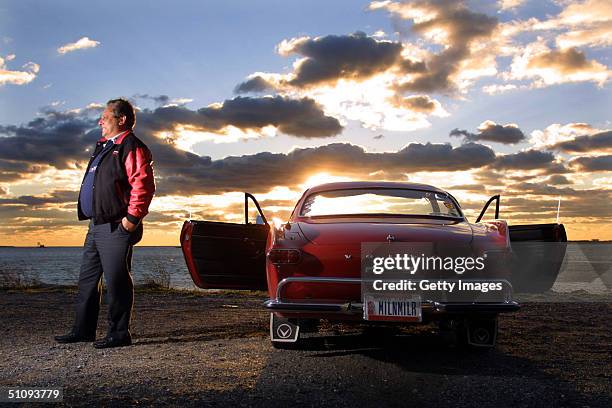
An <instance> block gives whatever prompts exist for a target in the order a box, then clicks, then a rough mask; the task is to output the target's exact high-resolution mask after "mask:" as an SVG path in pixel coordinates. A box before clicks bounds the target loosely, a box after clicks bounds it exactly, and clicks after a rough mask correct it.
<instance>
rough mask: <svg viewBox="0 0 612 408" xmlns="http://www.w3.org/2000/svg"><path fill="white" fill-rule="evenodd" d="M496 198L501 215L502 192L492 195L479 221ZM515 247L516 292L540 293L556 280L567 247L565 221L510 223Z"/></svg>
mask: <svg viewBox="0 0 612 408" xmlns="http://www.w3.org/2000/svg"><path fill="white" fill-rule="evenodd" d="M493 201H495V218H496V219H497V218H499V201H500V196H499V195H496V196H493V197H491V198H490V199H489V201H488V202H487V203H486V204H485V206H484V208H483V209H482V211H481V213H480V215H479V216H478V218H477V219H476V222H480V220H481V219H482V218H483V216H484V215H485V213H486V212H487V209H488V207H489V205H490V204H491V203H492V202H493ZM508 230H509V234H510V245H511V247H512V254H513V258H512V278H511V281H512V282H511V283H512V287H513V289H514V291H515V292H530V293H541V292H545V291H547V290H549V289H550V288H552V286H553V285H554V283H555V280H556V279H557V276H558V275H559V271H560V270H561V265H562V264H563V259H564V258H565V251H566V249H567V235H566V233H565V227H564V226H563V224H558V223H554V224H527V225H510V226H508Z"/></svg>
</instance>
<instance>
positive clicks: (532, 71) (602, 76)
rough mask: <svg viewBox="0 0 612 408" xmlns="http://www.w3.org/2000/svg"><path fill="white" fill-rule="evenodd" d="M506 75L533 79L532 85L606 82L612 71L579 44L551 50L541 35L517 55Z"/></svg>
mask: <svg viewBox="0 0 612 408" xmlns="http://www.w3.org/2000/svg"><path fill="white" fill-rule="evenodd" d="M506 76H507V78H509V79H533V83H532V86H533V87H543V86H548V85H554V84H562V83H566V82H585V81H589V82H595V83H597V84H598V85H599V86H603V84H604V83H605V82H606V81H607V80H608V78H609V76H610V72H609V70H608V68H607V67H606V66H605V65H603V64H601V63H599V62H597V61H595V60H589V59H587V58H586V55H585V54H584V52H582V51H580V50H578V49H576V48H567V49H558V50H551V49H549V48H548V47H547V46H546V44H545V42H544V40H542V39H540V40H538V41H536V42H534V43H531V44H529V45H527V46H526V47H525V49H524V51H523V52H522V53H521V54H519V55H517V56H515V57H514V59H513V61H512V65H511V68H510V73H509V74H507V75H506Z"/></svg>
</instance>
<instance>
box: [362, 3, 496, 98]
mask: <svg viewBox="0 0 612 408" xmlns="http://www.w3.org/2000/svg"><path fill="white" fill-rule="evenodd" d="M370 9H372V10H377V9H384V10H387V11H389V12H391V13H392V14H394V15H396V16H398V17H400V18H402V19H405V20H411V21H412V22H413V25H412V27H411V30H412V32H413V33H415V34H417V35H420V36H422V37H424V38H426V39H428V40H430V41H433V42H434V43H437V44H440V45H442V46H443V50H442V51H440V52H439V53H437V54H432V55H431V56H429V57H428V58H427V59H426V60H425V61H424V64H425V67H426V70H425V71H424V72H420V73H416V74H415V73H414V71H413V70H412V66H409V67H408V68H410V69H408V70H406V71H404V73H405V74H410V75H408V78H407V79H405V80H400V81H398V85H397V87H398V90H399V91H400V92H405V91H410V92H423V93H429V92H446V93H448V92H454V91H455V90H456V89H457V88H458V86H459V85H460V82H461V79H462V78H460V77H461V76H462V75H467V77H465V78H463V79H464V80H465V81H466V82H465V83H464V84H463V86H466V85H467V83H468V82H469V79H474V78H475V77H478V76H481V75H490V74H494V73H495V59H494V57H493V58H491V55H486V56H485V54H488V53H487V52H482V48H480V49H479V47H481V46H482V44H483V43H485V42H486V41H487V40H489V39H490V38H491V36H492V35H493V33H494V31H495V29H496V27H497V19H496V18H495V17H491V16H487V15H486V14H482V13H475V12H472V11H470V10H468V9H467V8H466V7H465V6H464V5H463V4H462V3H461V2H454V1H411V2H404V3H397V2H390V1H376V2H372V3H371V4H370ZM476 40H478V41H479V42H480V44H476ZM478 53H480V54H481V55H479V58H478V59H475V60H473V61H470V62H469V63H468V60H470V58H471V57H473V56H475V55H476V54H478ZM483 63H484V64H483ZM491 64H492V66H491ZM470 70H471V71H472V72H471V73H468V71H470ZM476 71H479V72H478V73H477V72H476ZM469 77H472V78H469Z"/></svg>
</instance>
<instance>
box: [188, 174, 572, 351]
mask: <svg viewBox="0 0 612 408" xmlns="http://www.w3.org/2000/svg"><path fill="white" fill-rule="evenodd" d="M249 200H251V201H252V202H253V203H254V204H255V207H256V208H257V211H258V212H259V217H258V219H259V220H260V222H259V223H249V222H248V213H249ZM493 201H495V202H496V206H495V219H494V220H492V221H487V222H480V221H481V218H482V217H483V215H484V214H485V212H486V211H487V208H488V206H489V204H491V203H492V202H493ZM498 217H499V196H494V197H492V198H491V199H490V200H489V202H488V203H487V204H486V206H485V208H483V210H482V212H481V214H480V216H479V217H478V219H477V220H476V223H470V222H468V221H467V219H466V218H465V216H464V215H463V212H462V210H461V207H460V206H459V204H458V202H457V200H456V199H455V198H454V197H453V196H452V195H451V194H449V193H447V192H445V191H443V190H441V189H438V188H436V187H433V186H429V185H424V184H414V183H391V182H341V183H329V184H324V185H320V186H317V187H313V188H310V189H308V190H307V191H305V192H304V194H303V195H302V197H301V198H300V200H299V201H298V202H297V204H296V206H295V208H294V210H293V213H292V214H291V216H290V219H289V221H288V222H287V223H286V224H284V225H283V226H281V227H280V228H277V227H272V226H270V225H269V224H268V223H267V221H266V218H265V216H264V214H263V212H262V210H261V208H260V206H259V204H258V203H257V201H256V200H255V197H253V196H252V195H250V194H248V193H246V194H245V224H235V223H222V222H212V221H192V220H189V221H185V223H184V225H183V229H182V231H181V247H182V250H183V253H184V256H185V260H186V263H187V266H188V269H189V272H190V274H191V277H192V278H193V281H194V283H195V284H196V286H198V287H200V288H208V289H213V288H216V289H222V288H225V289H250V290H257V289H260V290H267V291H268V295H269V300H268V301H266V302H265V303H264V306H265V307H266V308H267V309H268V310H269V311H270V335H271V341H272V344H273V345H274V346H275V347H277V348H290V347H295V346H296V345H297V344H298V342H299V339H300V328H301V327H304V326H306V325H310V324H311V323H312V322H313V321H318V320H319V319H322V318H325V319H328V320H332V321H353V322H359V323H371V324H380V323H381V321H382V322H384V323H386V324H389V323H391V324H395V323H397V324H406V323H414V322H422V323H426V322H430V321H434V320H435V321H438V322H439V323H440V327H441V328H442V329H452V330H455V331H457V333H458V334H460V337H459V338H458V339H459V340H462V341H463V342H464V343H466V344H470V345H472V346H493V345H494V344H495V338H496V334H497V315H498V313H502V312H512V311H516V310H518V309H519V304H518V303H517V302H516V301H515V300H514V299H513V298H512V285H514V286H515V287H516V286H522V287H523V289H525V290H532V291H533V290H536V291H537V290H546V289H549V288H550V287H551V286H552V284H553V283H554V280H555V278H556V275H557V273H558V271H559V267H560V265H561V262H562V260H563V256H564V253H565V246H558V245H557V246H554V247H550V248H549V247H542V246H541V245H540V243H545V242H546V243H547V242H565V241H567V239H566V236H565V230H564V228H563V225H560V224H540V225H518V226H508V225H507V223H506V222H505V221H503V220H499V219H498ZM525 243H526V244H527V246H523V247H521V248H519V250H518V251H517V250H513V247H515V246H518V247H520V246H521V244H525ZM391 244H393V245H400V248H402V245H403V248H406V247H413V246H414V247H418V245H426V246H428V248H429V249H430V254H433V253H434V252H435V253H437V254H438V255H445V254H446V253H445V251H447V252H449V253H452V252H454V254H453V256H455V257H457V251H459V253H460V254H462V255H466V254H468V255H471V256H474V257H484V258H487V256H488V258H487V259H488V260H489V261H491V262H493V264H494V265H495V268H493V269H494V272H491V270H493V269H491V270H487V271H486V273H484V274H483V273H481V274H480V275H479V274H475V275H474V274H472V275H469V276H468V275H467V274H463V275H459V274H458V273H459V272H457V270H456V268H455V270H451V271H450V274H449V273H447V274H446V275H436V277H437V278H440V279H444V280H448V281H449V282H450V281H454V282H457V281H459V284H462V283H463V284H464V285H466V282H476V281H478V282H482V281H483V280H486V281H490V282H494V283H495V285H500V286H499V288H501V290H498V292H499V293H498V295H497V296H480V295H473V293H474V292H469V291H466V292H465V293H470V295H469V296H471V297H469V296H468V298H466V297H465V296H463V297H453V296H450V295H449V292H448V290H447V289H446V288H437V289H438V290H437V291H431V292H428V291H427V288H425V291H422V290H421V289H423V288H422V287H417V291H416V292H410V294H407V292H402V291H399V292H394V293H396V296H392V299H390V298H389V293H388V292H385V293H383V292H381V295H380V296H379V295H378V294H377V292H376V291H372V290H371V289H372V285H378V286H379V287H380V286H381V285H383V283H382V282H383V281H385V280H384V279H377V278H376V275H375V274H374V275H373V274H370V275H367V276H366V275H364V271H366V272H367V271H369V272H372V268H371V265H370V269H369V270H368V269H367V266H366V267H364V265H368V262H366V261H367V260H370V261H372V260H373V259H374V258H376V257H375V256H374V255H373V253H372V251H374V252H375V251H377V250H379V249H380V248H384V249H385V250H387V249H388V248H391V247H392V245H391ZM417 244H418V245H417ZM368 245H369V247H370V248H374V249H373V250H372V251H370V252H368ZM534 245H535V246H534ZM538 245H539V246H538ZM534 248H535V249H534ZM551 248H552V249H551ZM364 251H365V252H364ZM431 251H433V252H431ZM534 254H535V255H534ZM518 255H521V257H522V259H526V258H529V259H530V261H531V262H530V263H529V265H522V266H521V267H520V268H514V269H517V270H519V272H514V273H513V271H512V269H513V268H512V265H516V264H517V262H519V261H520V259H519V261H517V259H518V258H517V256H518ZM387 256H389V254H387ZM421 256H422V257H423V258H424V255H422V254H421ZM484 258H480V259H484ZM445 259H446V258H445ZM364 268H365V269H364ZM407 276H408V277H414V276H410V275H407ZM370 277H373V279H370ZM381 278H382V276H381ZM418 278H419V279H417V280H416V281H417V284H418V285H422V283H421V282H422V281H423V280H424V279H423V276H422V275H421V276H418ZM374 280H378V281H379V282H377V283H373V281H374ZM410 280H411V279H407V280H405V281H406V282H408V281H410ZM437 281H438V280H436V279H433V280H432V279H427V280H426V282H427V283H428V284H433V283H435V282H437ZM461 281H462V282H461ZM510 281H512V285H511V284H510ZM406 284H408V283H406ZM449 285H450V283H449ZM470 285H472V283H470ZM364 288H365V290H364ZM469 288H471V289H474V288H473V285H472V286H471V287H469ZM367 289H370V291H369V292H368V290H367ZM474 290H475V289H474ZM476 292H477V293H480V294H482V292H480V291H478V290H476ZM456 293H458V292H456ZM383 295H384V296H383ZM364 300H365V302H364Z"/></svg>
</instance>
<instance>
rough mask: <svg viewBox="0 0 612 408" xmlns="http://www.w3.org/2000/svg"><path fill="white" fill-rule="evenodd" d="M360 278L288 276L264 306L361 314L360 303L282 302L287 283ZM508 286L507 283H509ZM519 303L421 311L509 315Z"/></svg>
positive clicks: (427, 303) (434, 306)
mask: <svg viewBox="0 0 612 408" xmlns="http://www.w3.org/2000/svg"><path fill="white" fill-rule="evenodd" d="M362 282H363V281H362V280H361V279H360V278H332V277H290V278H285V279H283V280H282V281H280V282H279V283H278V286H277V288H276V299H270V300H267V301H266V302H264V307H265V308H266V309H268V310H269V311H270V312H280V313H296V312H302V313H322V314H340V315H361V314H363V303H360V302H354V303H352V302H347V303H319V302H316V301H312V302H311V301H309V300H300V301H288V300H285V299H283V290H284V288H285V287H286V286H287V285H288V284H290V283H348V284H361V283H362ZM508 284H509V282H508ZM520 307H521V306H520V304H519V303H518V302H516V301H514V300H506V301H503V302H471V303H470V302H448V303H444V302H437V301H433V300H427V299H425V300H422V301H421V308H422V310H423V313H424V314H427V313H430V314H436V313H508V312H515V311H517V310H519V309H520Z"/></svg>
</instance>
